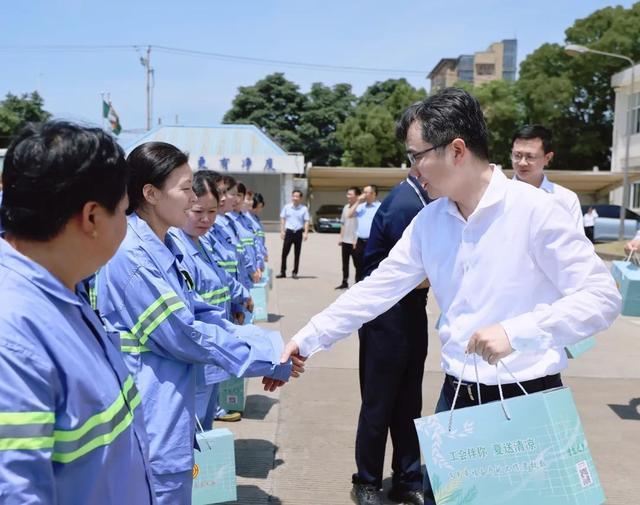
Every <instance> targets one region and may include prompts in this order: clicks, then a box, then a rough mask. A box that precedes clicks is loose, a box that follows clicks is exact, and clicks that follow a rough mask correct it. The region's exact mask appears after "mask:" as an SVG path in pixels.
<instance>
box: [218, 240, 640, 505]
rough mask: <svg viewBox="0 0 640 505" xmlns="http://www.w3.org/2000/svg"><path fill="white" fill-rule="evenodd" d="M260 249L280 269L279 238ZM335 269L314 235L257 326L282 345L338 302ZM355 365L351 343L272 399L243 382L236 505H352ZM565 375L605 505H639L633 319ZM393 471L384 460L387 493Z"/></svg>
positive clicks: (427, 397) (434, 360) (639, 393)
mask: <svg viewBox="0 0 640 505" xmlns="http://www.w3.org/2000/svg"><path fill="white" fill-rule="evenodd" d="M267 243H268V246H269V250H270V251H271V263H270V264H271V266H272V268H274V270H276V271H277V269H278V268H279V264H280V260H279V254H280V247H281V243H280V239H279V236H278V235H277V234H271V233H270V234H268V236H267ZM291 256H292V255H291ZM291 256H290V261H292V257H291ZM339 272H340V259H339V248H338V246H337V235H330V234H312V235H311V236H310V237H309V240H308V241H307V242H305V243H304V245H303V250H302V265H301V268H300V276H301V277H300V279H298V280H293V279H290V278H287V279H275V280H274V289H273V290H272V291H271V299H270V301H269V312H270V322H269V323H265V324H264V326H266V327H269V328H272V329H277V330H279V331H281V332H282V335H283V336H284V337H285V339H286V340H288V339H289V338H290V337H291V336H292V335H293V334H294V333H295V332H296V331H297V330H298V329H299V328H301V327H302V326H303V325H304V324H305V323H306V322H307V321H308V320H309V318H310V317H311V316H312V315H314V314H315V313H317V312H318V311H320V310H321V309H323V308H324V307H326V306H327V305H328V304H329V303H330V302H332V301H333V300H334V299H335V298H336V295H337V292H336V291H335V290H334V289H333V287H334V286H335V285H337V284H338V282H339V281H340V277H341V275H340V273H339ZM352 275H353V274H352ZM427 310H428V313H429V317H430V326H431V327H430V330H429V346H430V349H429V357H428V358H427V365H426V373H425V379H424V383H423V392H424V408H423V414H424V415H428V414H431V413H432V411H433V408H434V406H435V402H436V395H437V394H438V393H439V390H440V385H441V382H442V377H443V375H442V373H441V371H440V366H439V351H440V349H439V347H440V346H439V340H438V337H437V333H436V332H435V330H434V329H433V324H434V323H435V321H436V319H437V315H438V313H439V311H438V309H437V307H436V305H435V303H434V301H433V299H431V298H430V300H429V304H428V307H427ZM357 362H358V342H357V338H354V336H352V337H351V338H349V339H347V340H345V341H342V342H340V343H338V344H337V345H336V346H335V347H334V348H333V349H331V350H330V351H328V352H323V353H319V354H317V355H315V356H314V357H313V358H312V359H311V360H309V362H308V365H307V372H306V373H305V374H304V376H303V377H302V378H300V379H297V380H293V381H292V382H291V383H289V384H288V385H286V386H285V387H284V388H281V389H280V390H279V391H277V392H276V393H273V394H271V393H264V392H263V391H262V390H261V388H260V383H259V380H257V379H252V380H251V381H250V383H249V397H248V405H247V407H248V408H247V412H246V413H245V417H244V419H243V420H242V421H241V422H239V423H234V424H227V425H225V426H228V427H229V428H230V429H231V430H232V431H233V432H234V433H235V436H236V462H237V474H238V501H237V503H239V504H242V505H249V504H286V505H316V504H317V505H325V504H326V505H342V504H349V503H351V501H350V499H349V491H350V488H351V474H352V473H353V471H354V470H355V464H354V437H355V430H356V425H357V417H358V410H359V402H360V398H359V386H358V370H357V366H358V364H357ZM564 378H565V383H566V384H567V385H569V386H570V387H571V389H572V391H573V394H574V397H575V400H576V403H577V405H578V409H579V411H580V415H581V418H582V422H583V425H584V429H585V431H586V434H587V438H588V440H589V443H590V446H591V451H592V454H593V457H594V459H595V462H596V465H597V468H598V471H599V474H600V478H601V481H602V482H603V485H604V488H605V494H606V496H607V498H608V501H607V503H608V504H611V505H630V504H640V491H639V490H638V478H639V477H640V456H639V453H640V406H639V404H640V318H625V317H621V318H619V319H618V320H617V321H616V322H615V324H614V325H613V327H612V328H611V329H609V330H608V331H606V332H605V333H603V334H601V335H600V336H599V337H598V345H597V347H596V348H595V349H592V350H590V351H589V352H588V353H586V354H585V355H583V356H582V357H581V358H580V359H579V360H575V361H572V362H571V365H570V367H569V369H568V370H567V371H566V372H565V373H564ZM630 404H633V405H635V406H633V407H632V406H630ZM389 453H390V451H389V450H388V451H387V454H388V455H389ZM387 460H389V457H387ZM390 474H391V470H390V468H389V463H388V462H387V463H386V471H385V477H387V478H386V479H385V487H387V488H388V486H389V481H390V479H389V478H388V477H390ZM541 505H544V504H541Z"/></svg>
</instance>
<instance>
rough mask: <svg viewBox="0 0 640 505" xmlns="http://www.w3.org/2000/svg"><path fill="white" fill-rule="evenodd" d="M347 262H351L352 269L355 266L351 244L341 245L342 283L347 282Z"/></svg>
mask: <svg viewBox="0 0 640 505" xmlns="http://www.w3.org/2000/svg"><path fill="white" fill-rule="evenodd" d="M349 260H353V267H354V268H355V266H356V260H355V257H354V256H353V244H347V243H346V242H343V243H342V282H344V283H345V284H346V283H348V282H349Z"/></svg>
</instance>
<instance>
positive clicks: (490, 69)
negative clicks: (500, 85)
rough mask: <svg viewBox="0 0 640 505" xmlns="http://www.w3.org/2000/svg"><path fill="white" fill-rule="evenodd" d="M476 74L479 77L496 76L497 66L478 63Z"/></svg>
mask: <svg viewBox="0 0 640 505" xmlns="http://www.w3.org/2000/svg"><path fill="white" fill-rule="evenodd" d="M476 73H477V74H478V75H494V74H495V73H496V66H495V65H494V64H493V63H478V64H477V65H476Z"/></svg>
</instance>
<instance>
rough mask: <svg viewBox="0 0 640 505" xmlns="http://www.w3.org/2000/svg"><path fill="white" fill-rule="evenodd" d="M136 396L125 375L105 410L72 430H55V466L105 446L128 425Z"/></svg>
mask: <svg viewBox="0 0 640 505" xmlns="http://www.w3.org/2000/svg"><path fill="white" fill-rule="evenodd" d="M140 401H141V399H140V394H139V393H138V390H137V388H136V386H135V384H134V382H133V377H132V376H131V375H129V377H127V380H126V381H125V383H124V385H123V389H122V391H121V392H120V395H119V396H118V398H116V400H115V401H114V402H113V403H112V404H111V405H110V406H109V407H108V408H106V409H105V410H103V411H102V412H99V413H97V414H95V415H93V416H91V417H90V418H89V419H87V420H86V421H85V422H84V423H83V424H82V426H80V427H78V428H76V429H75V430H55V431H54V433H53V438H54V440H55V444H54V446H53V455H52V457H51V459H52V460H53V461H57V462H58V463H70V462H72V461H74V460H76V459H78V458H79V457H81V456H84V455H85V454H87V453H88V452H90V451H92V450H94V449H96V448H98V447H102V446H104V445H109V444H110V443H111V442H113V441H114V440H115V439H116V438H117V437H118V435H120V434H121V433H122V432H123V431H125V430H126V429H127V428H128V427H129V426H130V425H131V423H132V421H133V416H134V410H135V409H136V407H137V406H138V405H140Z"/></svg>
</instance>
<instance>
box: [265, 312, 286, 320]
mask: <svg viewBox="0 0 640 505" xmlns="http://www.w3.org/2000/svg"><path fill="white" fill-rule="evenodd" d="M283 317H284V316H283V315H282V314H272V313H271V312H270V313H269V314H267V323H277V322H278V321H280V319H282V318H283Z"/></svg>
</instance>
